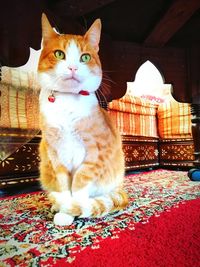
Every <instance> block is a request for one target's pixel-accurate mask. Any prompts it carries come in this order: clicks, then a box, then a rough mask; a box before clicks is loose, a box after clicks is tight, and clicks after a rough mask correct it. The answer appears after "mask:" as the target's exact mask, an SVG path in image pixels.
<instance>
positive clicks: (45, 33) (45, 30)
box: [42, 13, 57, 43]
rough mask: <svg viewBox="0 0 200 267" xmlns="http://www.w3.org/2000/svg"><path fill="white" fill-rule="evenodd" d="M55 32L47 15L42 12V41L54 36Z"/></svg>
mask: <svg viewBox="0 0 200 267" xmlns="http://www.w3.org/2000/svg"><path fill="white" fill-rule="evenodd" d="M56 35H57V34H56V32H55V31H54V30H53V28H52V27H51V24H50V23H49V21H48V19H47V16H46V15H45V14H44V13H43V14H42V37H43V42H44V43H45V42H47V41H49V39H52V38H54V37H55V36H56Z"/></svg>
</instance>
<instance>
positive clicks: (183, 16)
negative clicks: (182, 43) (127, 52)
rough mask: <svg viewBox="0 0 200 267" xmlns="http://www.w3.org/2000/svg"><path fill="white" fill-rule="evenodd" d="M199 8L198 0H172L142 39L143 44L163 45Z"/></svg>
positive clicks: (199, 2)
mask: <svg viewBox="0 0 200 267" xmlns="http://www.w3.org/2000/svg"><path fill="white" fill-rule="evenodd" d="M199 8H200V1H199V0H193V1H191V0H175V1H173V3H172V5H171V6H170V8H169V9H168V10H167V12H166V13H165V14H164V16H163V17H162V19H161V20H160V21H159V22H158V24H157V25H156V26H155V28H154V29H153V31H152V32H151V33H150V34H149V36H148V37H147V38H146V40H145V41H144V45H146V46H152V47H162V46H164V45H165V44H166V43H167V42H168V41H169V40H170V39H171V38H172V36H173V35H174V34H175V33H176V32H177V31H178V30H179V29H180V28H181V27H182V26H183V25H184V24H185V23H186V22H187V21H188V20H189V19H190V17H191V16H192V15H193V14H194V12H195V11H197V10H198V9H199Z"/></svg>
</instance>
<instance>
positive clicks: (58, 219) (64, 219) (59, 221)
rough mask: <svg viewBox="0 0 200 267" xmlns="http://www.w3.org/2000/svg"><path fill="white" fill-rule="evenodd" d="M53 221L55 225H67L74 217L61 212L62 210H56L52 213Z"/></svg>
mask: <svg viewBox="0 0 200 267" xmlns="http://www.w3.org/2000/svg"><path fill="white" fill-rule="evenodd" d="M53 221H54V224H55V225H58V226H67V225H71V224H72V223H73V221H74V217H73V216H71V215H69V214H66V213H63V212H57V213H56V214H55V215H54V219H53Z"/></svg>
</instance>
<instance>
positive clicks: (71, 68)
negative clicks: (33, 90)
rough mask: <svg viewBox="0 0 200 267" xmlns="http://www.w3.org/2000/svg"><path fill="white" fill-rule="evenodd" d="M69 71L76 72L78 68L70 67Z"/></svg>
mask: <svg viewBox="0 0 200 267" xmlns="http://www.w3.org/2000/svg"><path fill="white" fill-rule="evenodd" d="M68 69H69V70H71V72H72V73H74V72H76V71H77V69H78V67H77V66H68Z"/></svg>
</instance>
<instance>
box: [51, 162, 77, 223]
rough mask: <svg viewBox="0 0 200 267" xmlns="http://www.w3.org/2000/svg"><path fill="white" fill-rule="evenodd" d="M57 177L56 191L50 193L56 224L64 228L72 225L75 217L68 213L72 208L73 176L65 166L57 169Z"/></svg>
mask: <svg viewBox="0 0 200 267" xmlns="http://www.w3.org/2000/svg"><path fill="white" fill-rule="evenodd" d="M55 175H56V187H55V189H56V191H51V192H50V193H49V199H50V201H51V203H52V208H51V211H52V212H56V214H55V215H54V223H55V224H56V225H60V226H64V225H70V224H72V222H73V220H74V217H73V216H71V215H68V214H67V213H66V211H67V210H68V209H69V207H71V202H72V195H71V176H70V173H69V172H68V170H67V169H66V168H65V167H64V166H61V165H60V166H59V167H56V168H55Z"/></svg>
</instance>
